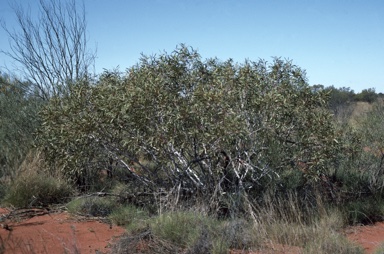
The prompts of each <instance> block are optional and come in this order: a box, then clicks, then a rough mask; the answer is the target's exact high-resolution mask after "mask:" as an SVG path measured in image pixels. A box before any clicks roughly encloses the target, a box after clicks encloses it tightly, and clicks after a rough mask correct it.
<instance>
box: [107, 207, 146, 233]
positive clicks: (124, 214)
mask: <svg viewBox="0 0 384 254" xmlns="http://www.w3.org/2000/svg"><path fill="white" fill-rule="evenodd" d="M109 218H110V219H111V220H112V221H113V222H114V223H115V224H116V225H119V226H127V227H129V226H131V225H132V224H138V223H139V221H144V220H145V219H148V218H149V214H148V212H147V211H146V210H143V209H140V208H138V207H135V206H133V205H126V206H121V207H118V208H117V209H115V210H113V211H112V213H111V214H110V215H109ZM133 228H134V225H133Z"/></svg>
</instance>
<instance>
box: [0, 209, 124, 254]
mask: <svg viewBox="0 0 384 254" xmlns="http://www.w3.org/2000/svg"><path fill="white" fill-rule="evenodd" d="M4 212H6V211H4V209H3V210H2V211H0V213H2V214H4ZM4 227H9V229H10V230H7V229H5V228H4ZM124 232H125V230H124V228H121V227H117V226H113V227H112V228H110V225H109V224H106V223H102V222H99V221H95V220H92V221H84V220H83V221H79V220H76V219H75V218H71V217H70V216H69V214H68V213H66V212H62V213H53V214H45V215H42V216H35V217H33V218H30V219H25V220H22V221H19V222H12V221H6V222H5V223H3V224H2V228H0V236H1V238H2V241H3V246H5V253H47V254H50V253H82V254H84V253H93V254H94V253H108V251H109V249H108V246H109V245H110V243H111V241H112V240H113V238H115V237H118V236H120V235H122V234H123V233H124Z"/></svg>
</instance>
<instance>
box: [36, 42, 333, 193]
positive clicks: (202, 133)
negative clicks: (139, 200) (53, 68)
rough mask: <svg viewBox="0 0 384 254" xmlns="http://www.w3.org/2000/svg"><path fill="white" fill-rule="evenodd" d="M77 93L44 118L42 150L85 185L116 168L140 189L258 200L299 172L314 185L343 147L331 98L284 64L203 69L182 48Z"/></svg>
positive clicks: (207, 64)
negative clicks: (289, 173) (278, 182)
mask: <svg viewBox="0 0 384 254" xmlns="http://www.w3.org/2000/svg"><path fill="white" fill-rule="evenodd" d="M71 89H72V90H71V93H70V96H67V97H62V98H55V99H52V100H51V101H50V103H49V105H48V106H47V107H45V109H44V110H43V112H42V114H41V116H42V118H43V127H42V128H41V130H40V134H41V135H40V142H41V143H40V144H41V145H42V146H44V147H45V148H46V154H47V158H48V160H49V161H50V162H51V163H52V164H55V165H56V166H58V167H59V168H62V169H63V172H64V173H65V174H66V175H67V176H69V177H71V178H72V179H74V180H76V181H77V182H78V183H81V182H82V181H81V180H84V179H87V178H88V177H90V176H92V175H96V171H97V170H98V169H100V168H103V167H104V168H105V165H106V164H107V163H108V160H109V159H112V160H113V161H114V164H113V167H115V168H120V169H124V170H125V172H126V178H127V179H131V180H130V181H131V182H133V183H136V186H137V188H141V187H145V188H146V189H149V190H157V189H160V188H164V189H166V190H169V189H171V188H176V187H177V186H179V187H178V189H179V190H180V193H185V194H186V195H190V194H191V193H200V194H202V195H203V196H204V195H207V196H213V199H212V200H214V199H218V198H219V196H220V195H221V194H222V193H233V192H238V193H240V192H244V191H246V192H248V193H252V192H253V190H255V191H254V192H253V193H257V192H258V190H259V188H260V187H261V185H260V184H261V183H263V184H266V185H274V184H275V182H274V179H279V178H280V175H281V173H282V172H284V171H285V170H291V169H292V168H294V169H296V170H297V169H298V168H300V169H301V170H302V171H303V172H305V177H306V179H307V180H309V181H312V180H316V179H318V177H319V175H320V174H321V172H324V171H326V169H327V167H328V166H329V164H330V163H332V162H333V160H334V158H335V154H336V153H335V151H337V149H338V147H339V143H338V142H337V140H336V136H335V131H334V127H333V124H332V117H331V115H330V113H329V112H328V111H327V109H326V106H327V102H326V99H327V94H326V93H325V92H316V93H314V92H313V91H312V90H311V88H310V87H309V86H308V84H307V82H306V78H305V73H304V71H303V70H301V69H300V68H298V67H297V66H295V65H293V64H292V63H291V62H290V61H283V60H281V59H274V61H273V63H272V64H269V63H267V62H265V61H262V60H260V61H259V62H250V61H246V62H245V63H243V64H236V63H234V62H233V61H232V60H228V61H225V62H221V61H219V60H217V59H208V60H205V61H202V60H201V58H200V56H199V55H198V53H197V52H196V51H194V50H192V49H190V48H187V47H185V46H183V45H182V46H181V47H179V48H177V49H176V50H175V51H174V52H173V53H172V54H164V55H160V56H158V57H155V56H153V57H147V56H143V57H142V59H141V60H140V62H139V63H138V64H137V65H135V66H133V67H132V68H130V69H129V70H127V73H126V74H125V75H121V74H119V73H117V72H106V73H104V74H103V75H102V76H101V77H100V79H99V81H98V82H97V84H95V85H91V84H88V83H84V82H83V83H78V84H75V85H73V86H72V87H71ZM79 179H80V181H79ZM271 179H272V181H270V180H271ZM83 184H84V181H83ZM132 191H134V192H135V191H136V192H137V191H138V190H137V189H136V190H135V189H133V190H132ZM239 191H240V192H239ZM207 200H208V199H207Z"/></svg>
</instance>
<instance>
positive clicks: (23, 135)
mask: <svg viewBox="0 0 384 254" xmlns="http://www.w3.org/2000/svg"><path fill="white" fill-rule="evenodd" d="M30 87H31V85H30V84H29V83H22V82H19V81H17V80H11V79H9V78H8V77H6V76H0V176H4V175H6V176H14V175H15V174H16V173H17V168H18V167H19V166H20V164H21V162H22V161H23V160H24V158H25V156H26V155H27V153H28V151H29V150H30V148H31V147H32V143H33V140H34V138H35V136H34V132H35V131H36V128H37V127H38V126H39V125H40V120H39V117H38V111H39V109H40V108H41V106H42V101H41V100H40V99H39V98H38V97H37V96H34V94H33V93H32V92H31V91H30Z"/></svg>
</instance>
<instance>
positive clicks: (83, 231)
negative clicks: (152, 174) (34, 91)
mask: <svg viewBox="0 0 384 254" xmlns="http://www.w3.org/2000/svg"><path fill="white" fill-rule="evenodd" d="M39 211H40V212H37V213H35V215H37V216H34V217H32V218H25V216H19V217H18V216H11V217H10V218H8V219H7V220H5V221H2V222H1V223H2V224H1V227H2V228H0V237H1V240H2V244H0V246H1V245H2V246H4V247H5V252H2V249H1V248H0V253H36V254H40V253H47V254H49V253H82V254H86V253H109V252H110V249H109V246H110V245H111V243H112V242H113V240H114V239H115V238H117V237H119V236H121V235H122V234H123V233H124V232H125V229H124V228H121V227H117V226H112V228H111V226H110V225H109V224H107V223H103V222H100V221H97V220H84V219H79V218H75V217H71V216H70V215H69V214H68V213H67V212H61V213H42V212H41V210H39ZM9 212H10V211H7V210H6V209H0V214H1V215H4V214H9ZM17 219H18V221H16V220H17ZM345 232H346V235H347V237H348V239H350V240H351V241H354V242H356V243H358V244H360V245H361V246H363V247H364V249H365V252H366V253H373V252H374V250H375V249H376V248H377V247H378V246H379V245H380V244H381V243H384V222H381V223H376V224H374V225H371V226H357V227H349V228H348V229H347V230H346V231H345ZM265 251H267V252H264V251H263V253H274V254H276V253H286V254H287V253H291V254H295V253H300V248H296V247H287V246H281V245H273V246H269V247H267V248H266V250H265ZM231 253H232V254H238V253H244V252H243V251H235V250H233V251H232V252H231ZM248 253H258V252H248Z"/></svg>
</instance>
